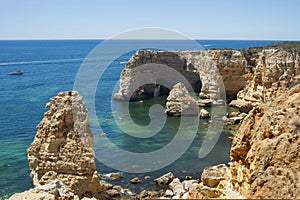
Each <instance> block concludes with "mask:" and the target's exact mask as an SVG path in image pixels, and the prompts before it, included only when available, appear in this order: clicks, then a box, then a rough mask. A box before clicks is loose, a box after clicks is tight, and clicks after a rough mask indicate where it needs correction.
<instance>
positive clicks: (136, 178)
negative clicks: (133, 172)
mask: <svg viewBox="0 0 300 200" xmlns="http://www.w3.org/2000/svg"><path fill="white" fill-rule="evenodd" d="M140 182H141V180H140V179H139V178H138V177H134V178H133V179H131V180H130V183H132V184H138V183H140Z"/></svg>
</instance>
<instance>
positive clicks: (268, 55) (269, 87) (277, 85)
mask: <svg viewBox="0 0 300 200" xmlns="http://www.w3.org/2000/svg"><path fill="white" fill-rule="evenodd" d="M248 51H250V52H251V49H250V50H248ZM245 52H247V51H245ZM248 53H249V52H248ZM245 56H246V57H247V56H248V59H252V62H253V63H252V66H250V67H251V71H250V73H249V75H247V77H248V80H247V84H246V86H245V87H244V88H243V89H242V90H241V91H240V92H239V93H238V94H237V100H236V101H234V102H232V105H236V106H237V107H241V105H245V104H248V105H249V104H250V105H251V107H253V106H257V105H259V104H260V103H261V102H269V101H272V100H273V99H274V98H276V97H278V96H279V95H281V94H282V93H283V92H285V91H287V90H288V89H289V88H290V87H291V86H292V85H293V84H295V83H297V82H300V54H299V53H298V52H296V51H288V50H283V49H276V48H273V49H272V48H271V49H263V50H261V51H259V52H256V53H253V54H252V53H251V56H249V55H247V54H246V53H245Z"/></svg>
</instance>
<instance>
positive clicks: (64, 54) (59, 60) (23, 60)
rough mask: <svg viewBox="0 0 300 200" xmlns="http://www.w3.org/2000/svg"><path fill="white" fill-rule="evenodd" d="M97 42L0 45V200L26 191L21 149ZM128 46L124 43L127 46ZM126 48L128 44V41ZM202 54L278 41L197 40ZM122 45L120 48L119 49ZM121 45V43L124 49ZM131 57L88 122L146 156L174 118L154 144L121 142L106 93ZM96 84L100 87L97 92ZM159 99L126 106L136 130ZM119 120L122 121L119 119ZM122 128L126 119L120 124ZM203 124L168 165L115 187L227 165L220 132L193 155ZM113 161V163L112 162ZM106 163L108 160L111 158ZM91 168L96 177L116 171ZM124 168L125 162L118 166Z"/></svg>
mask: <svg viewBox="0 0 300 200" xmlns="http://www.w3.org/2000/svg"><path fill="white" fill-rule="evenodd" d="M101 42H102V41H100V40H50V41H46V40H44V41H38V40H32V41H21V40H19V41H0V105H1V106H0V199H5V198H7V197H9V196H11V195H12V194H14V193H16V192H22V191H24V190H27V189H29V188H31V187H32V183H31V179H30V175H29V173H30V171H29V166H28V162H27V152H26V149H27V148H28V147H29V145H30V143H31V142H32V141H33V138H34V135H35V133H36V126H37V125H38V123H39V122H40V121H41V120H42V118H43V114H44V112H45V111H46V108H45V104H46V103H47V102H49V98H51V97H53V96H55V95H57V93H58V92H61V91H67V90H71V89H73V86H74V81H75V78H76V75H77V73H78V70H79V68H80V66H81V64H82V62H83V61H84V59H85V58H86V57H87V55H88V54H89V53H90V52H91V51H92V50H93V49H94V48H95V47H96V46H97V45H98V44H100V43H101ZM128 42H129V41H128ZM131 42H132V41H131ZM197 42H198V43H199V44H201V45H202V46H203V47H204V48H207V49H209V48H233V49H241V48H247V47H253V46H264V45H267V44H270V43H275V42H279V41H241V40H232V41H229V40H199V41H197ZM123 45H124V44H123ZM125 45H126V43H125ZM133 53H134V51H131V52H127V53H125V54H123V55H122V56H121V57H119V58H118V59H115V60H114V61H113V62H112V63H110V65H109V67H108V68H107V70H106V71H105V73H104V75H103V79H102V82H101V83H100V84H99V85H98V87H102V88H100V89H99V88H98V89H97V91H96V102H97V103H96V105H95V106H96V111H97V120H98V121H97V122H95V121H90V126H91V128H92V129H93V126H95V125H94V124H95V123H100V124H101V127H102V129H103V131H104V132H105V133H107V137H108V138H109V139H110V140H111V141H112V142H113V143H115V144H116V145H118V146H119V147H121V148H123V149H126V150H128V151H132V152H149V151H153V150H156V149H159V148H162V147H163V146H164V145H166V144H167V143H168V142H170V141H171V140H172V138H173V137H174V134H175V133H174V132H176V127H177V125H178V123H179V121H178V120H179V119H178V118H174V117H168V126H167V127H165V128H164V129H163V130H162V132H163V134H158V135H157V136H155V137H154V139H150V138H148V139H144V140H141V139H135V138H133V137H129V136H126V134H124V133H123V132H122V131H121V130H119V129H118V126H117V125H116V124H115V123H114V120H113V119H111V118H109V119H107V118H108V117H110V116H111V115H112V110H111V108H110V104H111V95H112V94H111V93H112V88H113V86H114V85H115V84H116V82H117V81H118V80H119V76H120V73H121V71H122V69H123V68H124V66H125V63H126V61H128V60H129V58H130V57H131V55H132V54H133ZM18 69H22V70H23V71H24V74H23V75H21V76H10V75H8V73H9V72H12V71H17V70H18ZM101 84H102V86H101ZM164 103H165V98H163V97H160V98H156V99H150V100H147V101H145V102H144V103H143V104H140V103H138V102H132V103H130V106H131V108H132V109H130V114H131V116H132V118H133V120H134V121H135V122H136V123H138V124H141V125H146V124H147V123H149V116H148V114H147V113H148V110H149V107H150V106H151V105H153V104H161V105H164ZM114 112H116V113H118V114H120V113H122V103H116V107H115V110H114ZM121 117H122V116H121ZM124 121H125V123H126V118H124ZM207 124H208V120H200V124H199V130H198V133H197V135H196V138H195V139H194V141H193V143H192V145H191V146H190V148H189V149H188V150H187V151H186V152H185V153H184V154H183V155H182V156H181V157H180V158H179V159H178V160H176V161H175V162H174V163H172V164H170V165H169V166H166V167H164V168H162V169H159V170H156V171H154V172H149V173H141V174H131V173H124V177H123V178H122V179H121V180H118V181H115V183H117V184H121V185H122V186H123V187H131V188H132V190H134V191H137V192H138V191H140V190H141V189H142V188H144V187H146V188H148V187H150V188H151V187H155V185H154V184H153V182H152V180H153V178H156V177H158V176H160V175H163V174H164V173H166V172H169V171H172V172H174V174H175V175H176V176H178V177H184V176H185V175H191V176H193V177H194V178H200V177H199V175H200V172H201V171H202V170H203V169H204V168H205V167H207V166H210V165H215V164H218V163H228V161H229V149H230V146H231V140H230V139H228V136H229V135H230V134H231V133H230V132H229V131H226V130H224V131H223V133H222V134H221V137H220V138H219V141H218V143H217V145H216V146H215V147H214V149H213V150H212V151H211V153H210V154H209V155H208V156H207V157H205V158H204V159H199V158H198V157H197V156H198V151H199V146H200V145H201V142H202V141H203V138H204V137H205V133H206V130H207ZM118 159H119V158H118ZM111 160H112V162H113V161H114V157H112V158H111ZM96 162H97V169H98V171H99V173H110V172H115V171H116V170H114V169H111V168H109V167H108V166H106V165H104V164H103V163H101V162H99V161H96ZM121 162H126V158H124V160H121ZM148 175H149V176H151V179H150V180H149V181H146V180H143V181H142V184H138V185H135V186H132V185H130V184H129V180H130V179H131V178H133V177H135V176H138V177H140V178H141V179H143V177H144V176H148Z"/></svg>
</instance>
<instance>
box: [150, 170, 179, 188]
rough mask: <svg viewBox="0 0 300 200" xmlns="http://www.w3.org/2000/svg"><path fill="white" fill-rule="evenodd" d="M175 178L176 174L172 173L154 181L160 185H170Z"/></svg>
mask: <svg viewBox="0 0 300 200" xmlns="http://www.w3.org/2000/svg"><path fill="white" fill-rule="evenodd" d="M174 178H175V177H174V174H173V173H172V172H169V173H167V174H165V175H163V176H161V177H159V178H157V179H154V182H156V183H157V184H158V185H168V184H169V183H171V182H172V181H173V179H174Z"/></svg>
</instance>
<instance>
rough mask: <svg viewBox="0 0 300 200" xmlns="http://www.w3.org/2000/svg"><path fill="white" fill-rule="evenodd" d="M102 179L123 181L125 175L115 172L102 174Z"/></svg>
mask: <svg viewBox="0 0 300 200" xmlns="http://www.w3.org/2000/svg"><path fill="white" fill-rule="evenodd" d="M100 177H101V178H103V179H111V180H115V179H121V178H122V177H123V174H122V173H120V172H114V173H108V174H100Z"/></svg>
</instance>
